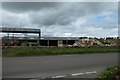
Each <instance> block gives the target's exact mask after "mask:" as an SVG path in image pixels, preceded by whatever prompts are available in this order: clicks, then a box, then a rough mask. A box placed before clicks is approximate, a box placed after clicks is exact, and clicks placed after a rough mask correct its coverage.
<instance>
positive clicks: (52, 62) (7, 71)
mask: <svg viewBox="0 0 120 80" xmlns="http://www.w3.org/2000/svg"><path fill="white" fill-rule="evenodd" d="M2 62H3V63H2V64H3V69H2V70H3V78H97V77H98V75H99V74H100V73H101V72H102V71H103V70H104V69H105V68H107V67H109V66H115V65H117V64H118V53H103V54H102V53H99V54H78V55H57V56H55V55H54V56H35V57H17V58H3V60H2Z"/></svg>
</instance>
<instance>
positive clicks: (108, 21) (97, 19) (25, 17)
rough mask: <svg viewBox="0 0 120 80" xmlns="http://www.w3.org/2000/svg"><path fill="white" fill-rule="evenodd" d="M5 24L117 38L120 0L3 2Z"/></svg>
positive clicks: (57, 34) (69, 34)
mask: <svg viewBox="0 0 120 80" xmlns="http://www.w3.org/2000/svg"><path fill="white" fill-rule="evenodd" d="M2 27H14V28H35V29H41V32H42V33H41V35H42V36H43V37H117V36H118V3H117V2H3V3H2Z"/></svg>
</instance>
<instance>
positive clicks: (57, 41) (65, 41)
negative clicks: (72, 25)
mask: <svg viewBox="0 0 120 80" xmlns="http://www.w3.org/2000/svg"><path fill="white" fill-rule="evenodd" d="M0 31H1V32H2V33H7V34H8V35H7V36H4V37H3V38H2V42H3V43H4V44H5V45H11V44H12V45H21V44H22V43H32V42H34V43H38V44H39V45H40V46H64V45H73V44H74V43H75V42H76V41H78V40H79V37H41V30H40V29H29V28H0ZM9 33H13V35H12V36H9ZM14 33H27V34H28V33H32V34H39V36H38V37H15V36H14Z"/></svg>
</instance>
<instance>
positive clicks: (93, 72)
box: [85, 71, 97, 74]
mask: <svg viewBox="0 0 120 80" xmlns="http://www.w3.org/2000/svg"><path fill="white" fill-rule="evenodd" d="M96 73H97V71H92V72H85V74H96Z"/></svg>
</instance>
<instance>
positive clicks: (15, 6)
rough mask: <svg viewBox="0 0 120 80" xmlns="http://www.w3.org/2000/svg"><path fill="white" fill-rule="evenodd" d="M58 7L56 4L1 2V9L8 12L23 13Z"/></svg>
mask: <svg viewBox="0 0 120 80" xmlns="http://www.w3.org/2000/svg"><path fill="white" fill-rule="evenodd" d="M58 5H60V3H57V2H3V3H2V8H3V9H6V10H8V11H10V12H15V13H23V12H27V11H37V10H40V9H42V8H52V7H56V6H58Z"/></svg>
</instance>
